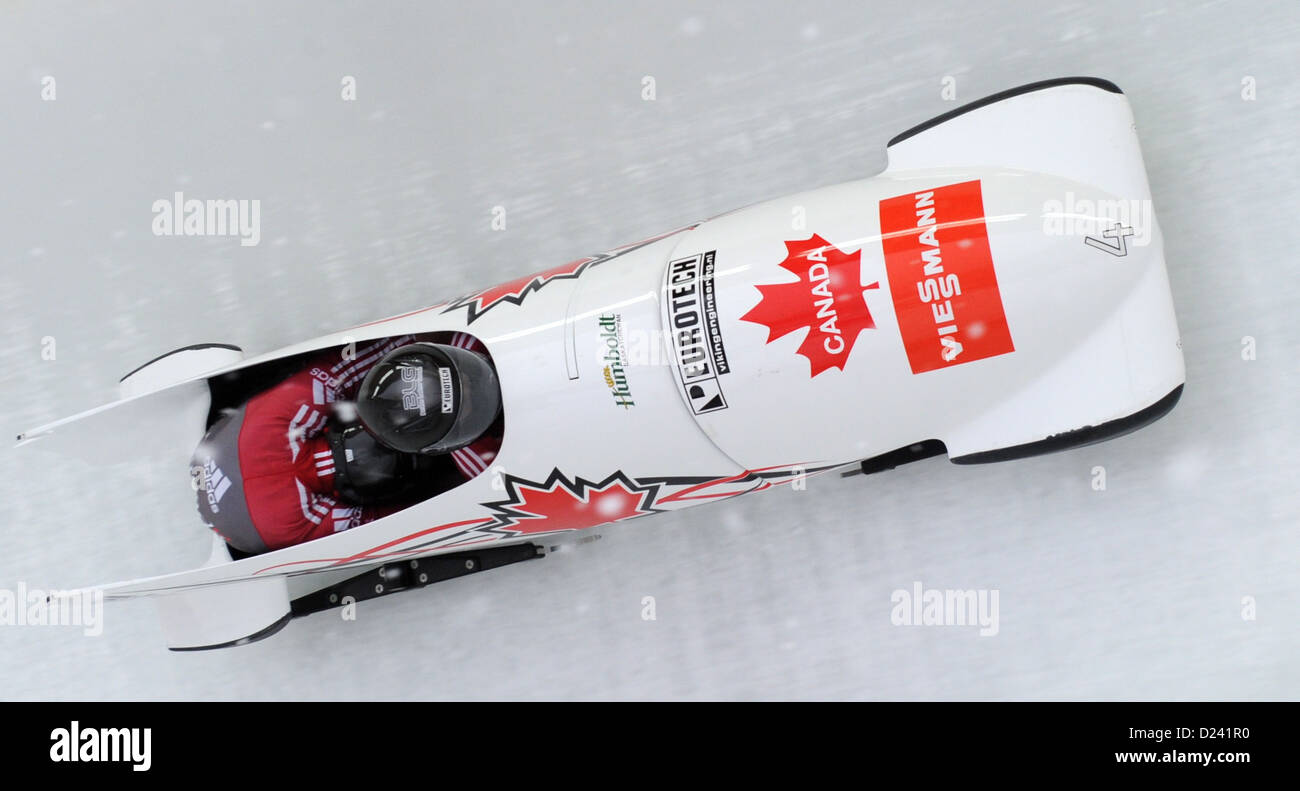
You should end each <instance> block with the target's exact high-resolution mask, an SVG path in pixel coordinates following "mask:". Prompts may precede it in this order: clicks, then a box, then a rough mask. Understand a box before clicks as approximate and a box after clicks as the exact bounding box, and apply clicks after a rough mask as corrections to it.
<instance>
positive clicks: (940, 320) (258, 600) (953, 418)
mask: <svg viewBox="0 0 1300 791" xmlns="http://www.w3.org/2000/svg"><path fill="white" fill-rule="evenodd" d="M1120 209H1123V211H1122V212H1119V210H1120ZM1117 212H1119V213H1117ZM436 331H460V332H466V333H469V334H471V335H473V336H475V337H477V338H478V339H479V340H480V341H482V342H483V344H484V345H485V346H486V347H487V350H488V352H489V354H490V355H491V358H492V360H493V362H494V364H495V366H496V368H497V371H498V374H499V377H500V382H501V387H502V403H503V414H504V424H505V428H504V436H503V440H502V445H501V449H500V453H499V455H498V456H497V458H496V459H495V461H494V462H493V464H492V468H491V469H486V470H483V471H482V473H481V474H479V475H478V476H477V477H475V478H473V479H471V480H468V481H467V482H465V483H463V484H461V485H459V486H457V487H455V488H453V489H450V490H448V491H446V492H443V493H441V494H438V495H436V496H434V497H432V498H430V499H428V500H426V501H424V502H422V503H420V504H417V505H414V506H412V507H410V508H407V509H405V510H403V511H401V512H399V513H396V514H393V515H391V516H388V517H385V518H383V519H380V520H378V521H375V522H372V523H369V524H366V525H362V526H360V527H357V528H354V529H352V530H348V531H346V532H341V533H338V534H335V535H333V536H329V537H326V538H322V539H318V540H315V541H311V542H308V543H305V544H300V545H297V546H293V547H289V548H286V549H281V550H278V551H273V552H268V553H265V554H261V555H256V556H253V557H244V558H241V559H238V560H235V559H232V558H231V556H230V555H229V554H226V553H225V552H224V551H223V547H221V546H218V547H217V548H216V551H215V552H214V556H213V559H212V560H211V561H209V563H208V564H207V565H205V566H203V567H201V568H196V569H191V570H187V571H182V572H179V573H175V574H169V575H165V576H161V577H154V578H149V579H142V580H134V581H130V582H124V583H118V584H114V585H109V586H105V587H104V588H103V590H104V591H105V593H106V595H108V596H110V597H124V596H152V597H156V598H157V600H158V602H159V605H160V609H161V612H162V614H163V619H164V625H165V632H166V634H167V639H168V643H169V645H170V646H171V647H173V648H178V649H179V648H200V647H212V646H219V645H229V644H234V643H238V642H244V641H247V640H249V639H255V638H256V637H259V636H263V635H265V634H269V633H271V632H273V631H274V630H275V629H277V628H278V627H279V626H281V625H283V623H285V622H286V621H287V620H288V619H289V617H290V616H291V615H292V614H293V613H292V604H293V602H294V601H295V600H298V599H300V598H301V597H303V596H307V595H309V594H311V593H313V592H316V591H320V590H322V589H324V588H325V587H326V586H328V585H330V584H333V583H335V582H337V581H338V580H340V579H344V578H347V577H349V576H351V575H356V574H357V573H359V572H360V571H365V570H368V569H376V568H378V567H387V566H395V565H399V564H404V563H409V562H411V561H417V563H418V561H420V560H421V559H426V558H430V557H434V556H439V555H446V554H449V553H455V554H456V557H461V556H463V553H466V552H470V551H475V550H479V549H483V548H486V547H505V546H510V545H516V544H530V543H541V544H549V543H553V542H554V539H556V538H557V537H564V536H573V535H578V534H579V533H578V531H582V530H586V529H589V528H592V527H595V526H598V525H602V524H608V523H610V522H614V521H621V520H624V519H628V518H633V517H639V516H645V515H649V514H653V513H658V512H664V511H672V510H676V509H678V508H684V507H688V506H691V505H695V504H698V503H703V502H712V501H715V500H719V499H723V498H727V497H732V496H736V495H740V494H745V493H749V492H756V491H761V490H763V489H766V488H769V487H771V486H773V485H777V484H781V483H787V482H789V481H791V480H794V479H796V478H797V477H799V476H803V475H808V474H814V473H817V472H821V471H826V470H831V469H836V468H841V467H844V466H846V465H858V464H863V468H864V469H866V470H868V471H871V470H873V469H881V468H884V467H888V466H893V465H894V464H897V463H901V462H903V461H907V460H910V459H911V458H919V457H922V456H924V455H934V454H936V453H940V452H946V453H947V454H948V456H949V457H950V458H951V459H952V460H953V461H956V462H967V463H969V462H982V461H997V460H1003V459H1010V458H1018V457H1022V456H1028V455H1034V454H1036V453H1042V452H1046V451H1049V450H1057V449H1063V448H1068V447H1072V446H1076V445H1080V444H1086V443H1088V442H1093V441H1097V440H1100V439H1105V438H1107V437H1109V436H1114V435H1116V434H1119V433H1123V432H1125V431H1128V430H1131V429H1133V428H1136V427H1138V426H1140V425H1142V424H1143V423H1145V422H1148V421H1150V420H1153V419H1155V418H1157V417H1159V416H1160V415H1161V414H1163V413H1164V412H1166V411H1168V410H1169V409H1170V408H1172V406H1173V404H1174V402H1175V401H1176V400H1177V398H1178V394H1179V392H1180V390H1181V387H1182V384H1183V381H1184V372H1183V359H1182V353H1181V346H1180V341H1179V336H1178V328H1177V324H1176V321H1175V317H1174V310H1173V305H1172V300H1171V296H1170V290H1169V284H1168V280H1167V276H1166V271H1165V262H1164V255H1163V244H1162V240H1161V237H1160V232H1159V228H1158V227H1157V226H1156V225H1155V222H1154V215H1153V213H1152V212H1151V211H1150V193H1149V189H1148V187H1147V182H1146V174H1145V170H1144V167H1143V164H1142V157H1141V153H1140V149H1139V146H1138V141H1137V137H1136V133H1135V131H1134V124H1133V117H1132V114H1131V111H1130V108H1129V105H1128V102H1127V101H1126V99H1125V97H1124V96H1123V94H1122V93H1120V92H1119V90H1118V89H1117V88H1115V87H1114V86H1113V85H1110V84H1109V83H1105V82H1103V81H1100V80H1091V79H1067V80H1056V81H1051V82H1048V83H1038V84H1035V85H1030V86H1025V87H1024V88H1020V89H1015V90H1013V91H1008V92H1006V93H1005V94H1000V95H998V96H996V97H990V98H989V99H987V100H984V101H982V102H977V103H975V104H974V105H968V106H967V107H964V108H961V109H959V110H957V111H954V112H953V113H949V114H948V115H946V116H942V117H940V118H938V119H935V120H933V121H931V122H928V123H927V124H923V125H922V126H920V127H917V128H916V129H914V130H911V131H909V132H907V133H904V134H903V135H900V136H899V137H898V138H895V140H894V141H891V143H890V146H889V166H888V168H887V169H886V170H885V171H884V172H883V173H880V174H878V175H876V176H874V177H872V178H868V179H864V180H861V181H854V182H850V183H846V184H841V185H838V186H832V187H826V188H822V189H817V190H813V191H810V192H806V193H802V194H799V195H793V196H789V197H786V198H781V199H779V200H774V201H769V202H765V203H761V204H758V205H755V206H751V207H748V208H745V209H743V210H739V211H736V212H732V213H730V214H727V215H723V216H720V217H717V218H715V219H712V220H709V221H706V222H702V223H700V224H698V225H696V226H692V227H690V228H687V229H683V230H679V231H676V232H673V233H670V234H668V235H666V236H663V237H660V238H657V239H653V240H650V241H647V242H643V243H639V244H636V245H632V246H629V247H628V248H623V249H622V250H616V251H613V252H612V253H607V254H604V255H601V256H595V257H593V258H587V259H581V260H579V261H576V262H573V263H570V264H567V265H565V266H562V267H557V268H556V269H554V270H550V271H548V272H544V273H540V274H538V275H534V276H528V277H524V278H521V279H519V280H517V281H513V282H511V283H507V284H502V285H500V286H496V287H493V288H490V289H486V290H484V291H481V292H477V293H475V294H472V295H469V296H467V297H463V298H460V299H455V300H451V301H448V302H444V303H442V304H439V305H436V306H433V307H430V308H426V309H423V310H419V311H415V312H412V313H409V314H405V315H401V316H396V317H393V318H389V319H385V320H382V321H378V322H374V323H371V324H368V325H364V326H361V327H354V328H351V329H348V330H345V331H342V332H339V333H336V334H333V335H329V336H325V337H321V338H316V339H313V340H311V341H307V342H305V343H302V344H298V345H297V346H293V347H289V348H285V349H281V350H278V351H276V352H273V353H271V354H267V355H263V356H261V357H257V358H254V359H248V360H244V359H240V357H241V355H240V354H239V353H238V351H237V350H234V349H233V348H232V347H222V346H217V345H214V346H210V347H197V348H192V349H189V350H183V351H181V352H179V353H178V354H177V355H169V356H167V357H164V358H162V359H161V360H159V361H156V362H155V363H154V364H151V365H150V366H146V367H145V368H144V369H142V370H140V371H137V372H134V373H133V374H132V375H131V376H129V377H128V378H127V379H126V380H124V383H123V391H124V393H123V395H124V399H123V401H121V402H117V403H115V404H113V405H109V406H106V407H103V408H100V409H99V410H93V411H92V412H91V413H87V415H83V416H78V418H79V419H69V420H66V421H60V422H59V423H55V424H51V425H50V426H45V427H42V428H39V429H36V430H33V431H31V432H27V433H26V434H24V435H21V436H20V439H23V440H24V441H32V440H34V439H38V438H40V437H41V436H43V435H47V434H51V433H63V432H68V431H77V430H79V428H78V427H79V426H81V425H83V424H84V422H86V421H91V420H95V419H97V417H96V416H103V415H105V414H108V413H117V412H120V413H121V414H130V415H135V414H136V413H138V414H139V416H140V420H141V421H144V420H147V418H146V417H145V416H146V415H149V414H157V413H158V412H159V410H165V411H167V413H168V414H170V415H173V416H180V417H178V418H177V420H178V421H179V422H176V425H178V426H180V428H178V429H176V431H177V434H178V435H177V436H175V437H167V438H166V441H168V442H171V443H173V444H174V445H175V448H176V454H177V459H178V462H177V469H176V473H175V476H174V478H173V479H172V480H167V481H160V482H159V497H168V498H186V499H188V500H191V501H192V499H193V493H192V492H191V490H190V488H189V482H190V477H189V469H188V466H187V464H188V462H187V460H188V456H189V454H190V453H191V452H192V451H193V448H194V445H195V444H196V443H197V441H198V440H199V438H200V437H201V435H202V434H203V431H204V423H203V419H204V416H206V415H207V410H208V406H209V402H208V392H207V391H208V388H207V382H208V381H210V380H211V379H212V378H213V377H215V376H217V375H219V374H225V373H228V372H231V371H237V370H245V369H252V368H255V367H256V366H259V365H263V364H266V363H269V362H271V361H274V360H277V359H281V358H286V357H290V356H293V355H296V354H301V353H304V352H309V351H314V350H321V349H326V348H332V347H340V346H344V345H346V344H349V343H360V342H362V341H365V340H367V339H372V338H381V337H388V336H397V335H402V334H406V333H427V332H436ZM140 429H141V430H142V431H147V430H149V427H148V426H146V425H143V424H142V425H141V426H140ZM198 524H199V523H198V520H197V515H196V520H195V526H196V527H197V526H198ZM177 529H189V527H188V526H185V525H178V526H177ZM471 562H472V561H471Z"/></svg>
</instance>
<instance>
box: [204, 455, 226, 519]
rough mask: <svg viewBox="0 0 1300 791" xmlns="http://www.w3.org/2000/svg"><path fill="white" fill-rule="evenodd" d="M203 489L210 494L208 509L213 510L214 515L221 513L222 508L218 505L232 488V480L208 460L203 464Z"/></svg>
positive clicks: (214, 463)
mask: <svg viewBox="0 0 1300 791" xmlns="http://www.w3.org/2000/svg"><path fill="white" fill-rule="evenodd" d="M203 488H204V490H205V491H206V492H207V493H208V507H209V508H211V509H212V513H214V514H216V513H220V512H221V508H220V506H218V503H220V502H221V498H222V497H223V496H224V495H225V494H226V490H227V489H229V488H230V479H229V478H227V477H226V474H225V473H223V472H222V471H221V468H220V467H218V466H217V463H216V462H214V461H213V460H212V459H208V460H207V461H206V462H204V464H203Z"/></svg>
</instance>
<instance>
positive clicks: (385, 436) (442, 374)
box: [357, 343, 501, 453]
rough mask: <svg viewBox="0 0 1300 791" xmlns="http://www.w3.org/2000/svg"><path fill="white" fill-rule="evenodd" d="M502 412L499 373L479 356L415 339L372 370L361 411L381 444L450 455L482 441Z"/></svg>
mask: <svg viewBox="0 0 1300 791" xmlns="http://www.w3.org/2000/svg"><path fill="white" fill-rule="evenodd" d="M500 410H501V390H500V386H499V385H498V383H497V377H496V372H495V371H493V370H492V366H491V365H489V364H488V362H487V360H486V359H485V358H484V357H483V356H482V355H480V354H477V353H475V352H471V351H467V350H465V349H461V348H459V347H456V346H447V345H443V344H435V343H414V344H410V345H408V346H403V347H401V348H398V349H395V350H394V351H392V352H391V353H390V354H389V355H388V356H387V357H385V358H384V359H383V360H381V361H380V362H379V363H378V364H377V365H376V366H375V367H374V368H372V369H370V371H369V373H367V374H366V376H365V379H363V380H362V382H361V390H360V392H358V394H357V414H358V416H359V417H360V418H361V422H362V424H363V425H364V426H365V427H366V430H367V431H369V432H370V433H371V434H373V435H374V436H375V438H376V439H378V440H379V441H380V442H382V443H384V444H385V445H387V446H389V447H390V448H392V449H393V450H398V451H402V452H403V453H446V452H448V451H453V450H456V449H457V448H463V447H465V446H466V445H468V444H469V443H471V442H473V441H474V440H475V439H478V437H479V436H481V435H482V434H483V432H484V431H486V430H487V429H488V427H489V426H491V425H492V421H494V420H496V417H497V414H498V413H499V412H500Z"/></svg>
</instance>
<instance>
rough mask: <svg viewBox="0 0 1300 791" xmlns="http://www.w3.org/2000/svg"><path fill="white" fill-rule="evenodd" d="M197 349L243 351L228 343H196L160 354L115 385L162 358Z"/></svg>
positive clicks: (118, 381)
mask: <svg viewBox="0 0 1300 791" xmlns="http://www.w3.org/2000/svg"><path fill="white" fill-rule="evenodd" d="M199 349H229V350H231V351H232V352H242V351H243V349H241V348H239V347H238V346H231V345H230V344H229V343H196V344H194V345H193V346H182V347H181V348H179V349H172V350H171V351H169V352H166V353H165V354H160V355H158V356H157V357H155V358H153V359H152V360H150V361H149V362H147V363H145V364H144V365H141V366H139V367H138V368H135V369H133V370H132V371H131V373H129V374H127V375H126V376H123V377H122V378H121V379H118V380H117V383H118V384H121V383H123V382H125V381H126V380H127V379H130V378H131V377H132V376H134V375H135V374H138V373H140V372H141V371H143V370H144V369H146V368H148V367H149V366H151V365H153V364H154V363H156V362H158V361H159V360H161V359H162V358H164V357H171V356H172V355H173V354H180V353H181V352H192V351H197V350H199Z"/></svg>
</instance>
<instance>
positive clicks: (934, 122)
mask: <svg viewBox="0 0 1300 791" xmlns="http://www.w3.org/2000/svg"><path fill="white" fill-rule="evenodd" d="M1060 85H1091V86H1092V87H1094V88H1101V89H1102V90H1103V91H1110V92H1111V93H1119V94H1122V93H1124V92H1123V91H1121V90H1120V89H1119V86H1118V85H1116V84H1115V83H1113V82H1111V81H1110V80H1103V79H1101V78H1099V77H1057V78H1056V79H1054V80H1043V81H1041V82H1031V83H1029V84H1028V85H1021V86H1020V87H1019V88H1009V89H1007V90H1005V91H1001V92H999V93H995V94H993V95H992V96H985V97H984V98H983V99H977V100H976V101H973V102H971V103H970V104H963V105H962V106H961V107H958V108H957V109H955V110H949V111H948V112H946V113H944V114H943V115H936V116H935V117H934V118H931V119H930V120H929V121H925V122H923V123H919V124H917V125H916V126H914V127H912V128H911V129H908V130H907V131H906V132H903V133H901V134H898V135H895V136H894V139H893V140H890V141H889V143H888V145H890V146H892V145H894V144H896V143H901V142H903V141H904V140H906V139H907V138H909V137H915V136H916V135H919V134H921V133H922V132H924V131H925V130H927V129H929V128H931V127H935V126H938V125H939V124H941V123H943V122H945V121H951V120H952V119H954V118H956V117H957V116H959V115H965V114H966V113H969V112H970V111H971V110H978V109H979V108H981V107H985V106H987V105H990V104H993V103H994V102H1000V101H1002V100H1003V99H1010V98H1011V97H1013V96H1019V95H1021V94H1024V93H1033V92H1034V91H1041V90H1045V89H1047V88H1056V87H1058V86H1060Z"/></svg>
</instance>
